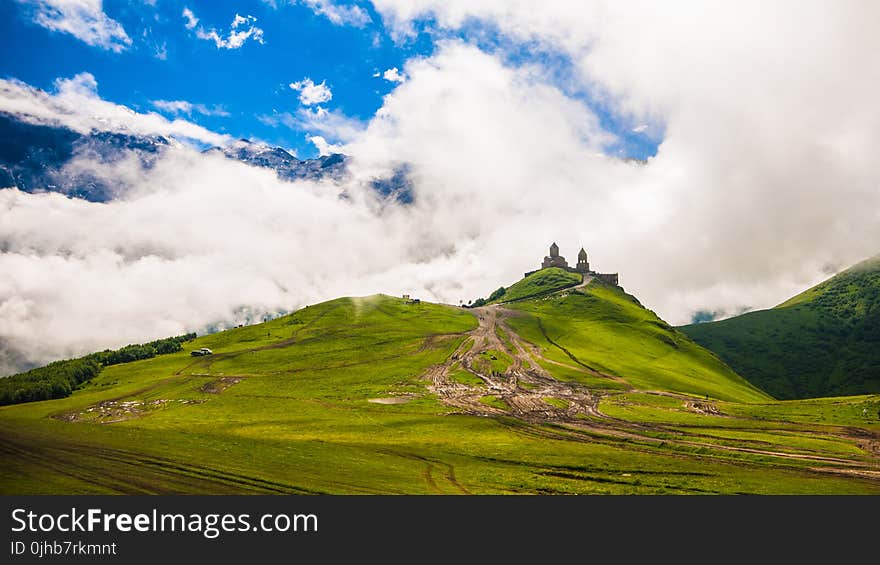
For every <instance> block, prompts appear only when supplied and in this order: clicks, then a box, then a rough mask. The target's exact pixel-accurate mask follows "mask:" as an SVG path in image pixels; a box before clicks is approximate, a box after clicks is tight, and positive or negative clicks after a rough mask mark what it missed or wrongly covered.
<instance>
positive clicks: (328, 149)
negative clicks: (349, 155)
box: [308, 135, 344, 155]
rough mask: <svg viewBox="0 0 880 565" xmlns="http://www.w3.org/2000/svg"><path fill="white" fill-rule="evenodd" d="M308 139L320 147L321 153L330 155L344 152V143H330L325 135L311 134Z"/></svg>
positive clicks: (319, 152) (319, 151)
mask: <svg viewBox="0 0 880 565" xmlns="http://www.w3.org/2000/svg"><path fill="white" fill-rule="evenodd" d="M308 140H309V141H310V142H311V143H313V144H314V146H315V147H316V148H317V149H318V154H319V155H330V154H333V153H342V152H343V151H344V148H343V146H342V145H334V144H332V143H329V142H328V141H327V140H326V139H324V137H323V136H320V135H310V136H309V137H308Z"/></svg>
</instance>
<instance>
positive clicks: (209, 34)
mask: <svg viewBox="0 0 880 565" xmlns="http://www.w3.org/2000/svg"><path fill="white" fill-rule="evenodd" d="M182 15H183V18H184V19H185V20H186V23H185V24H184V26H185V27H186V29H190V30H191V29H195V33H196V37H198V38H199V39H204V40H206V41H213V42H214V45H216V46H217V48H218V49H239V48H241V47H242V46H243V45H244V44H245V42H247V40H248V39H250V40H253V41H256V42H257V43H259V44H263V43H265V42H264V40H263V30H262V28H259V27H257V26H256V25H254V24H255V23H256V21H257V18H255V17H253V16H242V15H239V14H235V17H234V18H233V19H232V23H231V24H230V26H229V32H228V33H227V34H226V35H225V36H224V35H222V34H221V33H219V32H218V31H217V30H216V29H215V28H213V27H212V28H209V29H205V28H204V27H203V26H201V25H199V21H200V20H199V18H197V17H196V16H195V14H193V12H192V10H190V9H189V8H184V9H183V14H182Z"/></svg>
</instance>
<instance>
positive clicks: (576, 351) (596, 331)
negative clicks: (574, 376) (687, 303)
mask: <svg viewBox="0 0 880 565" xmlns="http://www.w3.org/2000/svg"><path fill="white" fill-rule="evenodd" d="M511 306H512V307H514V308H516V309H517V310H518V311H520V312H522V313H523V316H521V317H516V318H512V319H511V321H510V325H511V327H513V329H514V330H515V331H517V332H518V333H519V334H520V335H521V336H523V337H524V338H526V339H528V340H529V341H532V342H533V343H536V344H539V345H541V347H542V348H544V352H545V355H547V356H548V357H550V358H553V359H555V360H558V361H562V362H571V357H569V355H568V354H567V353H566V352H565V351H563V349H562V348H564V349H565V350H567V351H568V352H569V353H570V354H571V355H573V356H574V357H575V358H576V359H577V361H578V362H580V363H582V364H584V365H587V366H589V367H590V368H593V369H596V370H599V371H601V372H603V373H608V374H611V375H616V376H620V377H623V378H624V379H626V381H628V382H629V383H630V384H632V385H633V386H635V387H637V388H640V389H650V390H667V391H675V392H683V393H689V394H695V395H701V396H703V395H708V396H710V397H712V398H717V399H722V400H734V401H742V402H754V401H764V400H767V399H768V397H767V396H766V395H765V394H764V393H763V392H761V391H760V390H757V389H756V388H755V387H753V386H752V385H750V384H749V383H747V382H746V381H745V380H744V379H742V378H741V377H739V376H738V375H737V374H736V373H734V372H733V371H732V370H730V368H729V367H727V366H726V365H725V364H724V363H722V362H720V361H719V360H718V358H717V357H715V356H714V355H712V354H711V353H710V352H708V351H706V350H705V349H703V348H702V347H700V346H698V345H696V344H695V343H693V342H692V341H691V340H690V339H689V338H688V337H687V336H685V335H683V334H682V333H680V332H678V331H676V330H675V329H674V328H672V327H670V326H669V325H667V324H666V323H665V322H664V321H663V320H661V319H660V318H658V317H657V316H656V315H655V314H654V313H653V312H651V311H649V310H646V309H645V308H643V307H642V306H641V305H640V304H639V303H638V301H636V300H635V299H634V298H632V297H631V296H629V295H627V294H626V293H624V292H623V291H622V290H621V289H620V288H617V287H612V286H609V285H604V284H602V283H599V282H597V281H594V282H593V283H591V284H590V285H588V286H587V287H585V288H584V289H582V290H581V291H578V292H571V293H568V294H566V295H564V296H560V295H557V296H552V297H548V298H545V299H542V300H534V301H526V302H518V303H516V304H514V305H511ZM542 328H543V329H542ZM551 341H552V342H553V343H551ZM553 344H556V345H553Z"/></svg>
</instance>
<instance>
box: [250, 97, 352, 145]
mask: <svg viewBox="0 0 880 565" xmlns="http://www.w3.org/2000/svg"><path fill="white" fill-rule="evenodd" d="M257 119H258V120H259V121H260V122H261V123H263V124H266V125H268V126H272V127H278V126H285V127H288V128H290V129H293V130H298V131H306V132H310V133H319V134H322V136H324V137H329V138H330V139H332V140H335V141H343V142H347V141H351V140H353V139H355V138H356V137H357V136H358V135H360V134H361V133H362V132H363V130H364V128H365V124H364V123H363V122H361V121H360V120H357V119H355V118H351V117H349V116H346V115H345V114H343V113H342V112H339V111H338V110H332V111H331V110H327V109H326V108H323V107H321V106H316V107H314V108H300V109H299V110H298V111H297V112H296V113H295V114H292V113H290V112H276V113H274V114H271V115H259V116H257Z"/></svg>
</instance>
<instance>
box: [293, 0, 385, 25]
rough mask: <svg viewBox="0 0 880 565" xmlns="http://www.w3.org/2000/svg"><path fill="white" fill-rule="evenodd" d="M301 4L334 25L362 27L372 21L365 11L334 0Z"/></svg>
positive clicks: (316, 0)
mask: <svg viewBox="0 0 880 565" xmlns="http://www.w3.org/2000/svg"><path fill="white" fill-rule="evenodd" d="M302 3H303V4H305V5H306V6H308V7H309V8H310V9H311V10H312V11H313V12H315V13H316V14H318V15H319V16H324V17H325V18H327V19H328V20H330V21H331V22H333V23H334V24H336V25H350V26H354V27H364V26H365V25H367V24H369V23H370V22H371V21H372V19H371V18H370V15H369V14H368V13H367V12H366V10H364V9H363V8H361V7H360V6H356V5H354V4H352V5H344V4H339V3H337V2H335V1H334V0H302Z"/></svg>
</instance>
